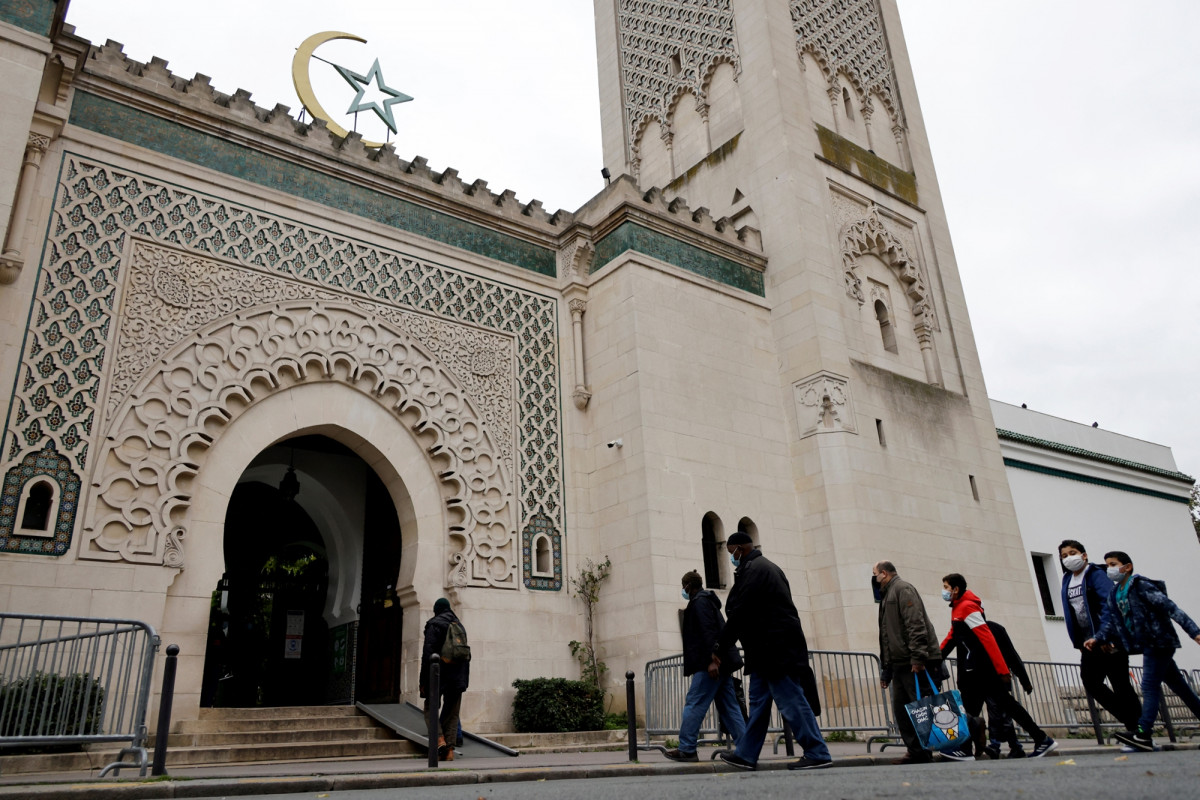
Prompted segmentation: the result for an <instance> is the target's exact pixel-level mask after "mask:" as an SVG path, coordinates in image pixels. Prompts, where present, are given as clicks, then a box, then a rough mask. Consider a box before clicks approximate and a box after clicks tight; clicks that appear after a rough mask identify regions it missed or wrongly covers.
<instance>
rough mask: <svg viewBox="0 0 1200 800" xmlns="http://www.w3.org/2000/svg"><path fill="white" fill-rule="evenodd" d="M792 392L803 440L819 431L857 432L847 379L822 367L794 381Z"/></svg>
mask: <svg viewBox="0 0 1200 800" xmlns="http://www.w3.org/2000/svg"><path fill="white" fill-rule="evenodd" d="M792 393H793V394H794V395H795V398H796V423H797V425H798V426H799V428H800V438H801V439H806V438H808V437H809V436H812V435H814V434H817V433H836V432H839V431H841V432H845V433H858V423H857V422H856V421H855V418H854V403H853V401H852V400H851V398H850V380H849V379H848V378H845V377H843V376H841V375H837V374H835V373H833V372H826V371H824V370H822V371H821V372H816V373H813V374H812V375H809V376H808V377H807V378H805V379H803V380H801V381H798V382H796V383H795V384H793V385H792Z"/></svg>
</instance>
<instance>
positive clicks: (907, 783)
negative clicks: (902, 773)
mask: <svg viewBox="0 0 1200 800" xmlns="http://www.w3.org/2000/svg"><path fill="white" fill-rule="evenodd" d="M900 785H901V786H912V784H911V783H909V782H908V781H904V782H903V783H901V784H900Z"/></svg>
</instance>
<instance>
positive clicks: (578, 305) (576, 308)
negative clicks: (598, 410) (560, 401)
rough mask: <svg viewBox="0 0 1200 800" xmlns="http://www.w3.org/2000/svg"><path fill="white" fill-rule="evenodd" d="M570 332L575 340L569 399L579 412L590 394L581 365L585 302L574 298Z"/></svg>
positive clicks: (571, 305)
mask: <svg viewBox="0 0 1200 800" xmlns="http://www.w3.org/2000/svg"><path fill="white" fill-rule="evenodd" d="M568 307H569V308H570V309H571V332H572V334H573V338H574V340H575V393H574V394H572V395H571V398H572V399H573V400H574V401H575V407H576V408H578V409H579V410H580V411H582V410H583V409H585V408H587V405H588V401H590V400H591V399H592V393H591V392H589V391H588V388H587V368H586V367H585V366H584V363H583V312H584V311H586V310H587V301H586V300H582V299H579V298H576V299H574V300H571V301H570V304H569V306H568Z"/></svg>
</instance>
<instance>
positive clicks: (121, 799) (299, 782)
mask: <svg viewBox="0 0 1200 800" xmlns="http://www.w3.org/2000/svg"><path fill="white" fill-rule="evenodd" d="M829 749H830V752H831V753H832V754H833V757H834V764H835V766H869V765H873V764H887V765H890V764H891V762H892V760H893V759H895V758H898V757H899V756H901V755H902V754H903V750H902V749H900V748H889V749H888V750H886V751H885V752H884V753H882V754H881V753H879V752H878V748H876V749H875V752H873V753H871V754H870V755H868V754H867V752H866V745H865V744H863V743H862V742H846V743H842V742H832V743H830V745H829ZM1163 749H1164V750H1172V749H1175V750H1197V749H1200V744H1182V743H1181V744H1177V745H1170V744H1165V743H1164V746H1163ZM706 751H708V752H706ZM709 752H711V748H703V749H701V751H700V753H701V757H702V758H705V760H704V761H701V762H700V763H698V764H678V763H675V762H672V761H668V760H667V759H665V758H664V757H663V756H662V754H661V753H658V752H656V751H655V752H642V753H639V761H638V762H634V763H631V762H629V761H628V753H627V752H626V751H624V750H622V751H610V752H590V753H546V754H537V755H528V756H519V757H516V758H474V759H468V758H464V759H460V760H456V761H454V762H452V763H451V764H447V765H446V766H444V767H442V768H440V769H437V770H430V769H428V768H427V767H426V762H425V760H424V759H411V758H408V759H399V758H388V759H372V758H363V759H330V760H323V761H293V762H287V763H273V764H240V765H238V764H232V765H231V764H221V765H215V766H196V767H176V768H174V769H171V770H170V779H163V778H156V779H146V780H143V779H140V778H138V777H137V772H136V770H135V771H123V772H122V777H120V778H113V777H111V776H110V777H107V778H103V779H101V778H98V777H96V775H95V774H94V773H82V772H79V773H68V774H58V775H46V774H41V775H13V776H0V798H8V797H12V798H18V797H19V798H29V800H134V799H135V798H136V800H143V799H145V800H154V799H156V798H185V797H187V798H200V797H220V796H226V795H245V794H249V793H254V794H285V793H298V792H316V793H327V792H336V791H340V790H346V789H360V790H361V789H390V788H412V787H418V786H455V785H468V784H485V783H509V782H518V781H538V780H570V779H580V778H609V777H620V776H624V777H629V776H658V775H681V774H698V773H699V774H703V773H715V772H730V771H732V768H731V767H729V766H728V765H726V764H724V763H723V762H721V761H720V760H719V759H718V760H716V761H715V762H714V761H709V760H708V759H707V756H708V755H709ZM1091 753H1108V754H1112V755H1114V756H1119V755H1121V754H1120V751H1119V749H1118V748H1116V747H1113V746H1104V747H1101V746H1098V745H1096V743H1095V742H1094V741H1089V740H1081V739H1069V740H1060V746H1059V749H1058V750H1057V751H1055V752H1053V753H1050V754H1049V755H1048V756H1046V760H1047V761H1050V762H1057V761H1061V760H1064V759H1068V758H1071V757H1073V756H1076V755H1085V754H1091ZM1130 757H1131V758H1133V757H1136V754H1133V755H1131V756H1130ZM791 760H792V759H790V758H788V757H786V756H784V755H783V748H782V746H781V747H780V754H779V755H778V756H776V755H774V754H773V753H772V752H771V748H770V747H768V748H766V749H765V750H764V751H763V756H762V759H761V760H760V761H759V770H777V769H785V768H786V766H787V764H788V762H789V761H791ZM896 769H904V768H903V767H897V768H896Z"/></svg>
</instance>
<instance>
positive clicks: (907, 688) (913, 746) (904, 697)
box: [891, 664, 942, 760]
mask: <svg viewBox="0 0 1200 800" xmlns="http://www.w3.org/2000/svg"><path fill="white" fill-rule="evenodd" d="M928 674H929V676H930V677H931V678H932V679H933V684H934V686H937V687H938V691H939V692H940V691H941V690H942V680H941V676H940V675H939V674H935V673H932V672H930V673H928ZM892 675H893V677H892V685H891V689H892V717H893V718H894V719H895V720H896V727H898V728H899V729H900V738H901V739H903V740H904V746H905V747H906V748H908V753H909V755H911V756H912V757H913V758H919V759H922V760H924V759H929V758H932V756H931V755H930V754H929V752H928V751H926V750H925V748H923V747H921V740H920V739H918V738H917V730H916V728H914V727H913V724H912V720H911V719H909V718H908V711H906V710H905V708H904V707H905V706H906V705H908V704H909V703H911V702H913V701H915V700H916V699H917V678H920V679H921V695H922V696H925V695H928V694H929V681H928V680H927V679H926V678H925V675H926V673H924V672H922V673H917V672H913V671H912V667H911V666H910V665H908V664H896V665H894V666H893V667H892Z"/></svg>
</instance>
